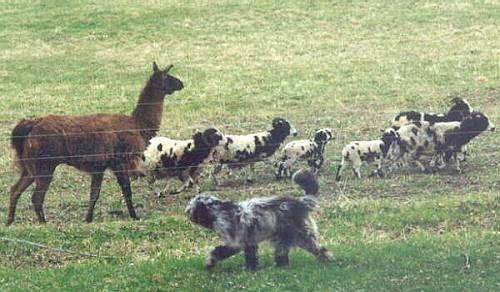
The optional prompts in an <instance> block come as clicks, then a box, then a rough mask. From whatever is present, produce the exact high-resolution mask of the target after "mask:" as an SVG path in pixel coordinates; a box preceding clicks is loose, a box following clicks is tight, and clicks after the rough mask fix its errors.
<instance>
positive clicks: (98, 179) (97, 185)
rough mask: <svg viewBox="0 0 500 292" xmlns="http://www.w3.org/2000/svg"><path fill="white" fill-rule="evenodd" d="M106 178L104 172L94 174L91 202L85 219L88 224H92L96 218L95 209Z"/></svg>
mask: <svg viewBox="0 0 500 292" xmlns="http://www.w3.org/2000/svg"><path fill="white" fill-rule="evenodd" d="M103 176H104V173H103V172H97V173H93V174H92V182H91V184H90V200H89V206H88V209H87V216H86V217H85V221H86V222H92V219H93V217H94V207H95V203H96V202H97V200H98V199H99V193H100V192H101V183H102V178H103Z"/></svg>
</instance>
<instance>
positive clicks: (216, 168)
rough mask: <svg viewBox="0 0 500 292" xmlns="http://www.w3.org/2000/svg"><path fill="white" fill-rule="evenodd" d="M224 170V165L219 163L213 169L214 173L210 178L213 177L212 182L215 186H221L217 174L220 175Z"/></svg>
mask: <svg viewBox="0 0 500 292" xmlns="http://www.w3.org/2000/svg"><path fill="white" fill-rule="evenodd" d="M221 170H222V164H220V163H218V164H216V165H215V166H214V167H213V169H212V172H211V174H210V176H211V177H212V182H213V184H214V185H216V186H218V185H219V180H218V179H217V174H219V172H220V171H221Z"/></svg>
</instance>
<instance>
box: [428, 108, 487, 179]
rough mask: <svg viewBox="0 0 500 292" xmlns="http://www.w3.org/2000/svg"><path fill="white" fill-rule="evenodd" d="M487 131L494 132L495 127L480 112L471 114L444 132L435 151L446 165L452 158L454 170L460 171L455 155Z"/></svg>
mask: <svg viewBox="0 0 500 292" xmlns="http://www.w3.org/2000/svg"><path fill="white" fill-rule="evenodd" d="M488 130H490V131H494V130H495V125H493V123H491V121H490V120H489V119H488V117H487V116H486V115H485V114H483V113H481V112H472V114H471V115H470V116H469V117H468V118H466V119H465V120H463V121H462V122H461V123H460V125H459V126H458V127H454V128H453V129H449V130H447V131H445V132H444V137H443V138H442V139H441V141H440V142H442V143H440V144H439V145H437V150H438V151H440V152H442V153H443V154H444V160H445V162H446V163H448V162H450V159H451V158H453V160H454V162H455V168H456V170H457V171H460V162H459V160H458V159H457V153H458V152H460V150H461V149H462V147H464V146H465V145H467V144H468V143H469V142H470V141H471V140H472V139H474V138H475V137H477V136H478V135H479V134H481V133H483V132H485V131H488ZM443 140H444V142H443Z"/></svg>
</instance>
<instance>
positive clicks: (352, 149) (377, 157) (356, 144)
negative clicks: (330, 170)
mask: <svg viewBox="0 0 500 292" xmlns="http://www.w3.org/2000/svg"><path fill="white" fill-rule="evenodd" d="M396 140H397V133H396V130H394V129H392V128H388V129H386V130H385V131H384V133H383V134H382V138H381V139H380V140H370V141H352V142H350V143H349V144H347V145H346V146H345V147H344V148H343V149H342V162H341V164H340V165H339V166H338V168H337V175H336V180H337V181H340V179H341V176H342V171H343V170H344V168H345V167H346V165H347V164H351V166H352V169H353V171H354V173H355V174H356V176H357V177H358V178H361V171H360V167H361V164H362V163H363V162H366V163H376V164H377V170H376V171H374V172H373V173H374V174H377V175H378V176H383V175H384V172H383V166H384V164H385V163H384V160H385V158H386V157H387V155H388V151H389V148H390V146H391V145H392V143H393V142H394V141H396Z"/></svg>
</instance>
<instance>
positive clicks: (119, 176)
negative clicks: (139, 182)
mask: <svg viewBox="0 0 500 292" xmlns="http://www.w3.org/2000/svg"><path fill="white" fill-rule="evenodd" d="M113 171H114V173H115V176H116V180H117V181H118V184H119V185H120V188H121V190H122V194H123V198H124V199H125V204H126V205H127V209H128V213H129V215H130V217H131V218H132V219H135V220H137V219H139V217H137V214H136V213H135V209H134V205H133V204H132V189H131V187H130V178H129V176H128V174H127V173H126V172H125V170H124V169H123V168H121V169H116V170H113Z"/></svg>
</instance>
